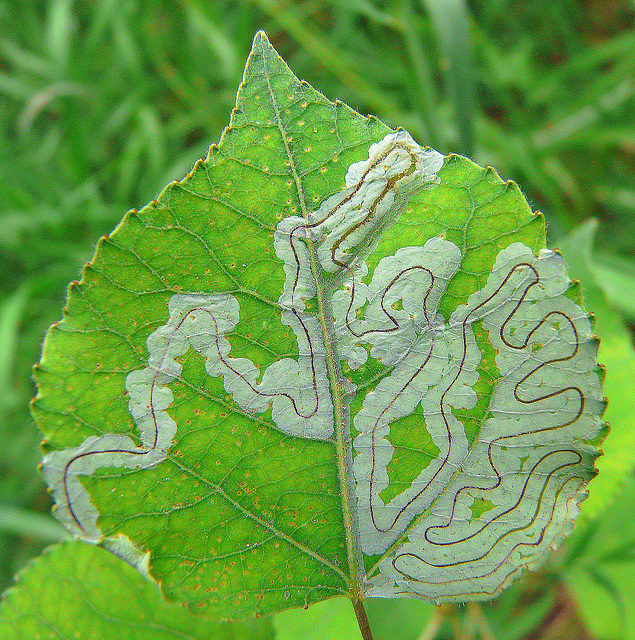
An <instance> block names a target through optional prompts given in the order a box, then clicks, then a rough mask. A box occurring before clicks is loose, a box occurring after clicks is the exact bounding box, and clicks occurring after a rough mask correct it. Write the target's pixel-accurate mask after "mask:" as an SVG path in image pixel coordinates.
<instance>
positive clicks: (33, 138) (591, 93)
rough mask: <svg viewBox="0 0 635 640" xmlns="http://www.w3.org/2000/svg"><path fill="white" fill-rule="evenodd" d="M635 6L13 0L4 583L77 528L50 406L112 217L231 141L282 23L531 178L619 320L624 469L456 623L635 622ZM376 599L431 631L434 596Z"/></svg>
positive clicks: (614, 391)
mask: <svg viewBox="0 0 635 640" xmlns="http://www.w3.org/2000/svg"><path fill="white" fill-rule="evenodd" d="M634 24H635V1H634V0H630V1H629V0H578V1H575V0H533V1H529V0H517V1H513V0H485V1H480V2H478V1H476V0H473V1H472V2H465V1H463V0H304V1H291V0H289V1H286V2H285V1H283V0H279V1H276V0H252V1H248V0H243V1H240V0H214V1H211V0H209V1H203V0H180V1H178V0H147V1H145V2H142V1H141V0H75V1H73V0H48V1H45V0H0V25H1V28H0V445H1V446H0V591H1V590H3V589H5V588H6V587H8V586H9V585H10V584H11V583H12V580H13V576H14V574H15V573H16V571H18V570H19V569H20V568H21V567H22V566H23V565H24V563H25V562H26V561H27V560H28V559H29V558H30V557H32V556H33V555H35V554H37V553H39V552H40V551H41V549H42V548H43V547H44V546H45V545H46V544H48V543H50V542H51V541H54V540H56V539H58V538H59V537H60V533H59V530H58V529H57V528H56V527H55V526H54V525H53V524H52V521H51V519H50V517H49V516H48V512H49V508H50V499H49V497H48V494H47V493H46V491H45V489H44V487H43V484H42V481H41V478H40V476H39V475H38V472H37V464H38V461H39V451H38V442H39V436H38V433H37V432H36V429H35V427H34V426H33V423H32V420H31V418H30V416H29V412H28V402H29V399H30V398H31V396H32V395H33V393H34V389H33V385H32V382H31V378H30V371H31V367H32V365H33V363H34V362H35V361H36V360H37V359H38V358H39V349H40V344H41V340H42V337H43V335H44V332H45V330H46V328H47V327H48V326H49V325H50V324H51V323H52V322H53V321H55V320H57V319H59V318H60V317H61V308H62V306H63V305H64V298H65V289H66V286H67V284H68V282H70V281H71V280H73V279H75V278H77V277H78V276H79V273H80V269H81V266H82V265H83V263H85V262H86V261H87V260H89V259H90V258H91V256H92V252H93V249H94V246H95V243H96V241H97V239H98V238H99V236H100V235H102V234H104V233H106V232H108V231H110V230H111V229H112V228H113V227H114V226H115V225H116V223H117V222H118V221H119V219H120V218H121V216H122V214H123V213H124V212H125V211H126V210H127V209H129V208H131V207H140V206H142V205H143V204H145V203H146V202H148V201H149V200H150V199H152V198H153V197H155V196H156V195H157V194H158V192H159V191H160V190H161V188H162V187H163V186H165V185H166V184H167V183H168V182H169V181H171V180H173V179H177V178H180V177H182V176H184V175H185V173H187V171H188V170H189V169H190V168H191V167H192V165H193V164H194V162H195V160H196V159H198V158H200V157H202V156H204V155H205V154H206V152H207V148H208V146H209V145H210V144H211V143H212V142H214V141H217V140H218V138H219V136H220V133H221V131H222V129H223V127H224V126H226V125H227V123H228V120H229V114H230V110H231V108H232V106H233V103H234V97H235V92H236V89H237V87H238V83H239V82H240V79H241V74H242V69H243V65H244V61H245V59H246V56H247V53H248V52H249V49H250V45H251V40H252V38H253V35H254V33H255V32H256V31H257V30H258V29H260V28H264V29H265V30H266V31H267V33H268V35H269V37H270V39H271V41H272V43H273V45H274V46H275V47H276V48H277V49H278V51H279V52H280V54H281V55H282V56H283V57H284V58H285V59H286V60H287V62H288V63H289V65H290V67H291V68H292V69H293V71H294V72H295V73H296V74H297V75H298V76H299V77H300V78H303V79H306V80H307V81H309V82H310V83H311V84H312V85H314V86H315V87H316V88H317V89H319V90H320V91H322V92H323V93H324V94H325V95H326V96H327V97H329V98H330V99H335V98H340V99H342V100H344V101H345V102H347V103H348V104H349V105H351V106H352V107H353V108H355V109H356V110H358V111H360V112H362V113H373V114H375V115H377V116H378V117H379V118H380V119H382V120H384V121H385V122H386V123H388V124H389V125H391V126H402V127H404V128H406V129H408V130H409V131H410V132H411V133H412V134H413V136H414V137H415V138H416V139H417V140H418V141H419V142H420V143H423V144H428V145H430V146H433V147H435V148H436V149H438V150H439V151H441V152H443V153H448V152H457V153H462V154H464V155H468V156H470V157H472V158H473V159H474V160H475V161H476V162H478V163H479V164H482V165H485V164H488V165H492V166H494V167H495V168H496V169H497V170H498V172H499V173H500V174H501V175H502V176H503V177H504V178H510V179H513V180H515V181H517V182H518V183H519V184H520V185H521V187H522V188H523V190H524V192H525V194H526V195H527V198H528V199H529V202H530V203H531V205H532V207H533V208H534V209H537V210H540V211H542V212H543V213H544V214H545V216H546V219H547V224H548V234H549V239H550V242H551V244H552V246H554V245H555V246H557V247H560V248H561V249H562V250H563V251H564V253H565V256H566V257H567V259H568V260H569V262H570V266H571V269H572V271H573V272H574V274H576V275H577V276H578V277H579V278H580V279H581V280H582V282H583V285H584V288H585V293H586V297H587V300H588V306H589V308H590V309H591V310H594V311H595V313H596V315H597V317H598V326H597V328H598V333H599V334H600V335H601V337H602V338H603V339H604V341H605V342H604V346H603V349H604V351H603V352H601V359H602V361H603V362H604V363H605V364H606V365H607V368H608V376H609V377H608V379H607V395H609V397H610V399H611V400H612V404H611V408H610V410H609V411H610V412H611V413H610V415H608V416H607V417H608V418H609V419H610V421H611V422H612V423H613V431H614V433H613V435H612V436H610V437H609V440H608V441H607V443H606V446H605V451H606V455H605V457H604V459H603V460H602V461H601V462H600V464H599V466H600V469H601V477H604V478H605V479H606V481H605V484H604V485H602V488H601V489H599V488H598V491H597V496H596V495H594V494H593V489H592V493H591V499H590V501H589V503H588V506H586V505H585V509H583V520H582V523H581V524H580V525H579V526H578V528H577V530H576V533H575V534H574V536H573V538H572V539H570V540H569V541H568V542H567V544H566V545H565V546H564V548H563V550H561V551H560V552H559V554H558V555H557V556H556V558H555V559H554V560H553V562H552V563H551V565H550V566H549V567H548V568H547V569H545V570H543V571H542V572H541V573H539V574H532V575H529V576H526V577H525V578H524V579H523V580H522V581H521V582H520V583H519V584H518V585H516V586H515V587H513V588H512V589H511V590H510V591H509V592H507V593H506V594H505V595H504V596H503V597H502V598H500V599H499V600H497V601H496V602H495V603H494V604H492V605H487V606H485V607H483V608H482V609H477V610H473V609H470V608H466V609H463V608H460V609H458V610H456V611H454V612H450V614H449V616H448V617H447V619H446V621H445V622H444V623H443V624H442V626H441V628H440V630H439V633H440V635H439V637H454V636H456V637H462V636H461V635H460V634H462V633H465V635H464V637H465V638H476V637H483V638H487V640H491V638H497V640H500V639H501V638H509V639H510V640H511V639H512V638H519V639H520V638H525V639H527V640H529V639H532V640H538V639H547V638H549V639H550V640H555V639H556V638H576V639H577V640H578V639H579V640H584V639H585V638H600V639H605V638H606V639H609V638H610V639H612V638H616V639H617V638H625V639H626V638H635V587H633V585H632V584H631V582H633V581H632V579H631V578H630V577H629V576H632V575H635V573H633V572H634V571H635V524H633V523H634V521H635V500H633V499H632V498H633V497H635V490H634V488H633V481H632V479H631V474H632V469H633V467H634V466H635V433H631V432H635V429H634V428H633V427H634V426H635V423H634V420H635V404H634V403H635V400H634V397H635V385H634V384H633V379H634V376H635V356H634V352H633V342H632V330H633V328H634V327H635V324H634V323H635V30H634V29H633V26H634ZM629 323H630V324H629ZM629 327H630V330H631V332H630V333H629ZM603 465H604V466H603ZM625 480H626V485H624V486H622V485H623V483H624V481H625ZM598 482H599V480H598ZM616 487H622V488H621V490H620V491H621V493H618V494H617V497H616V498H615V497H614V490H615V488H616ZM613 500H614V502H612V501H613ZM607 508H608V511H606V509H607ZM618 532H619V535H618ZM369 610H370V614H371V618H373V620H374V622H373V624H374V625H375V627H376V633H377V636H378V638H382V637H386V638H396V639H399V638H404V639H405V640H410V639H411V638H412V640H414V638H416V637H418V636H419V634H420V633H421V631H422V629H423V628H424V627H425V626H426V624H427V622H426V621H427V620H428V619H429V617H430V615H431V611H432V608H431V607H427V606H424V605H421V603H417V602H408V601H401V602H399V603H393V602H390V603H385V602H379V603H371V604H370V605H369ZM313 615H314V617H315V615H318V616H319V615H322V614H321V613H320V612H319V611H318V613H317V614H313ZM332 615H333V616H335V618H333V619H336V618H337V615H339V614H337V612H336V613H332ZM481 615H484V616H485V622H486V624H485V623H483V624H481V623H479V621H478V620H479V616H481ZM511 616H516V620H517V623H515V624H514V625H511V626H510V625H509V624H505V621H506V620H509V618H510V617H511ZM430 624H431V625H432V626H431V627H429V628H430V629H432V628H433V627H434V624H436V623H435V621H434V620H432V622H431V623H430ZM381 625H383V626H382V627H381V628H379V627H380V626H381ZM343 628H344V627H339V629H340V631H341V629H343ZM281 633H282V632H281ZM298 633H300V631H298ZM302 633H305V632H302ZM470 633H471V634H472V635H469V634H470ZM488 633H490V634H491V636H488V635H487V634H488ZM443 634H446V635H443ZM453 634H454V636H453ZM280 637H283V635H281V636H280ZM284 637H286V636H284ZM298 637H299V636H298ZM305 637H308V636H305ZM316 637H326V635H320V636H316ZM334 637H343V636H334ZM351 637H353V636H351ZM420 637H422V638H423V637H424V636H420ZM430 637H431V636H430Z"/></svg>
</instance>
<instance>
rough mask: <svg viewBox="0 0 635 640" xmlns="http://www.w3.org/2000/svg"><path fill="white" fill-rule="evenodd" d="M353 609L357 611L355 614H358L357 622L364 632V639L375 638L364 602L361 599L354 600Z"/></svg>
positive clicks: (371, 639) (370, 639)
mask: <svg viewBox="0 0 635 640" xmlns="http://www.w3.org/2000/svg"><path fill="white" fill-rule="evenodd" d="M353 611H355V615H356V616H357V624H358V625H359V630H360V631H361V632H362V638H363V640H373V632H372V631H371V629H370V623H369V622H368V616H367V615H366V609H364V603H363V602H362V601H361V600H357V601H356V600H353Z"/></svg>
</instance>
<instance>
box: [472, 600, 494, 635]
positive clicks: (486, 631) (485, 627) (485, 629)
mask: <svg viewBox="0 0 635 640" xmlns="http://www.w3.org/2000/svg"><path fill="white" fill-rule="evenodd" d="M467 612H468V614H469V615H470V617H471V618H472V619H473V620H474V622H475V623H476V628H477V629H478V630H479V632H480V634H481V637H482V638H483V640H496V638H495V636H494V632H493V631H492V628H491V627H490V626H489V622H488V621H487V618H486V617H485V614H484V613H483V609H482V607H481V605H480V604H479V603H478V602H468V603H467Z"/></svg>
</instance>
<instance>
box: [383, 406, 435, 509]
mask: <svg viewBox="0 0 635 640" xmlns="http://www.w3.org/2000/svg"><path fill="white" fill-rule="evenodd" d="M388 441H389V442H390V444H392V445H393V447H394V448H395V452H394V454H393V457H392V460H391V461H390V463H389V464H388V478H389V480H390V484H389V485H388V487H386V489H384V490H383V491H382V492H381V493H380V494H379V497H380V498H381V499H382V500H383V501H384V502H385V503H386V504H387V503H388V502H390V500H392V499H393V498H394V497H395V496H396V495H399V494H400V493H401V492H402V491H404V490H405V489H407V488H408V487H409V486H410V485H411V484H412V482H413V480H415V478H416V477H417V476H418V475H419V474H420V473H421V471H423V469H425V468H426V467H427V466H428V465H429V464H430V462H431V461H432V460H434V459H435V458H436V457H437V456H438V455H439V453H440V451H439V447H437V445H436V444H434V442H432V438H431V437H430V434H429V433H428V431H427V429H426V421H425V417H424V415H423V410H422V408H421V405H418V406H417V408H416V409H415V410H414V412H413V413H411V414H410V415H409V416H406V417H405V418H401V419H400V420H396V421H395V422H393V423H392V424H391V425H390V436H389V437H388Z"/></svg>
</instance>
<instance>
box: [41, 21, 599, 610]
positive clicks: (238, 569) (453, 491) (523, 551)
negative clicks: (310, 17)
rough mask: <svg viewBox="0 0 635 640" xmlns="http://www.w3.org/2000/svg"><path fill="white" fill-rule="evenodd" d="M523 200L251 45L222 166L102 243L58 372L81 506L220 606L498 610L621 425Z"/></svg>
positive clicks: (49, 463) (94, 531)
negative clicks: (487, 606)
mask: <svg viewBox="0 0 635 640" xmlns="http://www.w3.org/2000/svg"><path fill="white" fill-rule="evenodd" d="M544 245H545V239H544V221H543V219H542V217H541V216H540V215H537V214H534V213H533V212H532V211H531V209H530V208H529V206H528V205H527V202H526V201H525V199H524V197H523V196H522V194H521V192H520V190H519V189H518V187H517V186H516V185H514V184H513V183H505V182H503V181H502V180H501V179H500V178H499V177H498V175H497V174H496V173H495V172H494V171H493V170H491V169H482V168H481V167H478V166H477V165H475V164H473V163H472V162H470V161H469V160H467V159H465V158H462V157H460V156H454V155H452V156H448V157H443V156H441V155H440V154H439V153H437V152H436V151H433V150H431V149H428V148H422V147H420V146H419V145H418V144H417V143H416V142H415V141H414V140H413V139H412V138H411V137H410V135H409V134H407V133H406V132H405V131H397V132H393V131H391V130H390V129H388V128H387V127H386V126H385V125H383V124H382V123H380V122H378V121H377V120H375V119H374V118H363V117H362V116H360V115H359V114H357V113H355V112H354V111H352V110H351V109H349V108H348V107H347V106H346V105H344V104H342V103H340V102H334V103H333V102H329V101H328V100H327V99H326V98H325V97H324V96H322V95H320V94H319V93H317V92H316V91H315V90H314V89H312V88H311V87H310V86H309V85H307V84H306V83H304V82H300V81H299V80H298V79H297V78H296V77H295V76H294V75H293V74H292V73H291V71H290V70H289V69H288V67H287V66H286V65H285V63H284V62H283V61H282V60H281V58H280V57H279V56H278V55H277V54H276V52H275V51H274V50H273V48H272V47H271V45H270V44H269V42H268V41H267V39H266V37H265V36H264V34H262V33H260V34H258V35H257V36H256V38H255V40H254V45H253V49H252V52H251V54H250V56H249V59H248V61H247V66H246V69H245V75H244V79H243V82H242V84H241V86H240V88H239V91H238V96H237V101H236V107H235V109H234V111H233V113H232V117H231V121H230V124H229V127H228V128H227V129H226V130H225V132H224V134H223V136H222V138H221V141H220V143H219V144H218V145H213V146H212V147H211V149H210V152H209V154H208V156H207V158H206V159H205V160H202V161H199V162H198V163H197V164H196V166H195V167H194V169H193V170H192V172H191V173H190V174H189V175H188V176H187V177H186V178H185V179H184V180H183V181H181V182H176V183H173V184H171V185H169V186H168V187H167V188H166V189H165V190H164V191H163V193H162V194H161V195H160V196H159V198H158V199H157V200H156V201H153V202H152V203H151V204H150V205H148V206H146V207H145V208H143V209H142V210H140V211H138V212H137V211H132V212H130V213H129V214H128V215H126V217H125V218H124V220H123V221H122V222H121V224H120V225H119V226H118V227H117V229H116V230H115V231H114V232H113V233H112V235H110V236H107V237H105V238H103V239H102V240H101V241H100V242H99V245H98V248H97V251H96V254H95V257H94V259H93V261H92V262H91V263H90V264H89V265H87V267H86V268H85V270H84V273H83V276H82V280H81V281H80V282H79V283H73V284H72V285H71V287H70V289H69V297H68V305H67V307H66V310H65V317H64V319H63V320H62V322H60V323H59V324H57V325H55V326H53V327H52V328H51V330H50V331H49V333H48V335H47V337H46V340H45V344H44V349H43V356H42V361H41V363H40V365H39V367H38V368H37V371H36V378H37V383H38V388H39V390H38V396H37V399H36V401H35V403H34V409H33V410H34V415H35V417H36V420H37V421H38V424H39V425H40V428H41V429H42V431H43V433H44V436H45V443H44V449H45V453H46V455H45V457H44V463H43V471H44V476H45V478H46V480H47V482H48V484H49V486H50V488H51V490H52V493H53V497H54V498H55V501H56V503H57V507H56V516H57V517H58V519H59V520H60V521H61V522H63V523H64V524H65V525H66V527H67V528H68V529H69V530H70V531H71V532H72V533H73V534H74V535H76V536H78V537H80V538H82V539H85V540H88V541H90V542H93V543H96V544H100V545H102V546H104V547H105V548H107V549H109V550H111V551H113V552H114V553H115V554H117V555H119V556H121V557H123V558H125V559H126V560H127V561H128V562H130V563H131V564H133V565H134V566H136V567H137V568H138V569H139V570H140V571H141V572H142V573H143V574H144V575H146V576H147V577H148V578H150V579H153V580H156V581H157V582H158V583H159V584H160V585H161V587H162V589H163V591H164V592H165V594H166V595H167V596H168V597H169V598H173V599H177V600H181V601H183V602H186V603H187V604H188V605H189V606H191V607H197V608H200V609H202V610H203V611H205V612H207V613H208V614H209V615H214V616H217V617H219V618H241V617H247V616H251V615H254V614H264V613H269V612H274V611H279V610H281V609H284V608H290V607H294V606H300V605H307V604H310V603H312V602H317V601H319V600H323V599H325V598H329V597H331V596H334V595H343V594H347V595H349V596H350V597H351V598H353V600H355V601H358V600H361V599H363V598H364V597H366V596H387V597H394V596H398V595H406V594H408V595H419V596H422V597H424V598H426V599H428V600H431V601H440V600H465V599H483V598H488V597H491V596H492V595H494V594H496V593H498V591H499V590H500V589H501V588H502V586H504V585H505V584H507V583H508V582H509V581H510V580H512V579H513V578H514V577H515V576H517V575H518V574H519V572H520V571H521V570H522V569H523V568H524V567H532V566H534V565H536V564H537V563H539V562H540V561H542V560H543V559H544V557H545V556H546V554H547V553H548V552H549V550H550V549H552V548H554V547H556V546H557V545H558V544H559V543H560V541H561V539H562V537H563V536H564V535H566V534H567V533H568V532H569V530H570V528H571V522H572V519H573V518H574V517H575V515H576V514H577V513H578V502H579V501H580V500H582V499H583V498H584V497H585V495H586V489H585V486H586V483H587V482H588V481H589V480H590V479H591V478H592V477H593V475H594V467H593V462H594V459H595V458H596V456H597V448H596V446H595V442H596V441H597V440H600V439H601V437H602V434H603V432H604V427H603V423H602V420H601V418H600V415H601V412H602V410H603V407H604V403H603V395H602V390H601V386H600V375H599V369H598V366H597V364H596V362H595V355H596V351H597V342H596V341H595V340H594V339H592V338H591V323H590V321H589V318H588V316H587V314H586V313H585V312H584V311H583V310H582V309H581V307H580V306H579V290H578V288H577V287H576V286H574V285H573V286H572V285H571V283H570V282H569V280H568V278H567V277H566V274H565V271H564V265H563V261H562V258H561V257H560V256H559V255H558V254H556V253H554V252H552V251H548V250H546V249H544Z"/></svg>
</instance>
